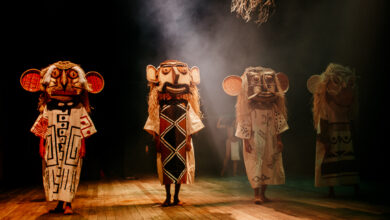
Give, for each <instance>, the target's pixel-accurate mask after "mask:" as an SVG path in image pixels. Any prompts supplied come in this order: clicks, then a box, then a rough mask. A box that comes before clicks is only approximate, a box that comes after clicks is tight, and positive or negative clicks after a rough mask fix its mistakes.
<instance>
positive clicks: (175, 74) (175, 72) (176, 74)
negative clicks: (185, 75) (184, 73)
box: [172, 67, 180, 84]
mask: <svg viewBox="0 0 390 220" xmlns="http://www.w3.org/2000/svg"><path fill="white" fill-rule="evenodd" d="M172 78H173V80H172V82H173V84H177V83H178V82H179V78H180V74H179V70H177V68H176V67H174V68H173V71H172Z"/></svg>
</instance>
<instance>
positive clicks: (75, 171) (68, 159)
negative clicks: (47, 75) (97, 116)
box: [31, 104, 96, 202]
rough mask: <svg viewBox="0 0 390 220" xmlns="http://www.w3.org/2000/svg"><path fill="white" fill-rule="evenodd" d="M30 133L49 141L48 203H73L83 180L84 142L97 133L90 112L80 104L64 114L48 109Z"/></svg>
mask: <svg viewBox="0 0 390 220" xmlns="http://www.w3.org/2000/svg"><path fill="white" fill-rule="evenodd" d="M45 127H46V128H45ZM31 132H33V133H34V134H35V135H37V136H39V137H42V138H44V139H45V142H46V143H45V150H46V154H45V156H44V159H43V161H42V175H43V186H44V189H45V195H46V200H47V201H53V200H60V201H65V202H72V200H73V198H74V196H75V194H76V192H77V187H78V184H79V181H80V173H81V166H82V159H81V158H80V157H79V151H80V148H81V140H82V139H83V138H86V137H88V136H90V135H92V134H94V133H96V129H95V126H94V125H93V123H92V120H91V118H90V117H89V115H88V113H87V111H86V110H85V108H84V107H83V106H82V105H81V104H79V105H78V106H76V107H73V108H71V109H68V110H64V111H62V110H60V109H53V110H48V109H47V108H45V109H44V111H43V113H41V114H40V115H39V117H38V119H37V120H36V122H35V123H34V125H33V127H32V128H31Z"/></svg>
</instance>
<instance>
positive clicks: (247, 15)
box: [231, 0, 276, 25]
mask: <svg viewBox="0 0 390 220" xmlns="http://www.w3.org/2000/svg"><path fill="white" fill-rule="evenodd" d="M275 6H276V5H275V0H232V6H231V12H236V13H237V16H240V17H242V18H243V19H244V20H245V21H246V22H248V21H250V20H251V18H252V15H253V14H257V20H255V23H256V24H259V25H261V24H263V23H265V22H267V21H268V18H269V17H270V16H271V15H272V14H273V13H274V11H275Z"/></svg>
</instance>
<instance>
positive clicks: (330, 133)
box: [315, 105, 359, 187]
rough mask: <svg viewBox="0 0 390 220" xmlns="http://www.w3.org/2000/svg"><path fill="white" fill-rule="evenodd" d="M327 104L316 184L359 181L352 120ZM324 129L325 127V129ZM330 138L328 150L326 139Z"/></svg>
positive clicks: (326, 184)
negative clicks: (327, 148)
mask: <svg viewBox="0 0 390 220" xmlns="http://www.w3.org/2000/svg"><path fill="white" fill-rule="evenodd" d="M347 118H348V117H340V115H339V114H337V113H336V112H335V111H334V109H333V108H331V107H330V106H329V105H327V106H326V114H325V115H322V116H321V121H320V123H324V124H322V126H321V127H320V125H318V128H317V133H318V136H317V141H316V164H315V186H317V187H320V186H337V185H352V184H357V183H358V182H359V173H358V171H357V162H356V159H355V154H354V150H353V143H352V135H351V123H350V121H349V120H348V119H347ZM321 128H322V130H321ZM324 139H326V140H328V141H330V150H329V152H327V153H326V150H325V145H324V142H323V140H324Z"/></svg>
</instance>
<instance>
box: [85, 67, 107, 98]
mask: <svg viewBox="0 0 390 220" xmlns="http://www.w3.org/2000/svg"><path fill="white" fill-rule="evenodd" d="M85 78H86V79H87V82H88V85H89V88H91V91H89V92H90V93H93V94H96V93H99V92H101V91H102V90H103V88H104V79H103V76H102V75H100V73H98V72H95V71H89V72H88V73H87V74H85Z"/></svg>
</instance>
